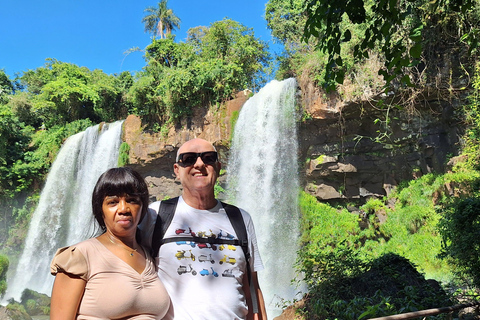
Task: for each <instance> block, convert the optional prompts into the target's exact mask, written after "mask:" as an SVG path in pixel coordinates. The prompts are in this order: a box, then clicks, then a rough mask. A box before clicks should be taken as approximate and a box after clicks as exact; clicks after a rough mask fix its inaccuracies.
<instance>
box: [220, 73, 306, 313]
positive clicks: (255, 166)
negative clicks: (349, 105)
mask: <svg viewBox="0 0 480 320" xmlns="http://www.w3.org/2000/svg"><path fill="white" fill-rule="evenodd" d="M295 96H296V81H295V79H293V78H291V79H287V80H284V81H281V82H279V81H276V80H274V81H272V82H270V83H268V84H267V85H266V86H265V87H264V88H262V89H261V90H260V91H259V92H258V93H257V94H255V95H254V96H253V97H251V98H250V99H249V100H248V101H247V102H246V103H245V105H244V106H243V107H242V109H241V111H240V114H239V117H238V121H237V123H236V125H235V130H234V134H233V140H232V146H231V149H230V158H229V161H228V169H227V170H228V178H227V194H228V197H229V198H230V201H231V202H232V203H234V204H235V205H237V206H239V207H241V208H243V209H245V210H246V211H248V212H249V213H250V215H251V216H252V219H253V222H254V224H255V231H256V235H257V241H258V246H259V250H260V254H261V256H262V260H263V263H264V266H265V269H264V270H262V271H260V272H259V273H258V276H259V282H260V288H261V289H262V292H263V295H264V299H265V304H266V307H267V313H268V318H269V319H273V318H274V317H275V316H278V315H279V314H280V313H281V311H282V308H281V305H282V303H283V301H285V300H287V301H288V300H289V301H292V300H293V299H294V298H295V295H296V291H297V290H298V288H296V287H295V286H294V285H292V284H291V280H292V279H293V278H294V277H295V272H294V268H293V265H294V263H295V260H296V251H297V242H298V235H299V228H298V221H299V217H298V216H299V212H298V192H299V182H298V164H297V157H298V142H297V128H296V125H297V116H296V109H295ZM279 305H280V306H279Z"/></svg>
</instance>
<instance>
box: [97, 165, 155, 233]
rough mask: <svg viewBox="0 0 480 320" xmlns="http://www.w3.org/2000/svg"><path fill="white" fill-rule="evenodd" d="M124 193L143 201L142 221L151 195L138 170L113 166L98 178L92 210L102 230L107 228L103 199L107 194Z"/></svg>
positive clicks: (116, 194)
mask: <svg viewBox="0 0 480 320" xmlns="http://www.w3.org/2000/svg"><path fill="white" fill-rule="evenodd" d="M123 195H129V196H135V197H139V198H140V201H141V202H142V212H141V215H140V221H142V219H143V217H145V214H146V213H147V210H148V202H149V196H148V187H147V184H146V182H145V180H144V179H143V177H142V176H141V175H140V174H139V173H138V172H137V171H135V170H133V169H132V168H129V167H121V168H112V169H108V170H107V171H105V172H104V173H103V174H102V175H101V176H100V178H98V181H97V184H96V185H95V188H94V189H93V194H92V210H93V216H94V217H95V219H96V220H97V222H98V224H99V225H100V228H101V229H102V231H105V230H106V226H105V221H104V220H103V210H102V206H103V200H104V199H105V197H107V196H123Z"/></svg>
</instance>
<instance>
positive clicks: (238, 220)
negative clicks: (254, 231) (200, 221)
mask: <svg viewBox="0 0 480 320" xmlns="http://www.w3.org/2000/svg"><path fill="white" fill-rule="evenodd" d="M222 206H223V208H224V209H225V211H226V213H227V216H228V219H230V223H231V224H232V226H233V229H234V230H235V233H236V234H237V238H238V239H239V241H240V246H241V247H242V250H243V253H244V254H245V260H246V265H247V275H248V284H249V287H250V296H251V299H252V308H253V313H258V297H257V291H256V290H255V287H254V285H253V279H252V271H251V270H250V252H249V250H248V236H247V228H246V227H245V221H243V217H242V213H241V211H240V209H239V208H237V207H236V206H233V205H231V204H228V203H224V202H222Z"/></svg>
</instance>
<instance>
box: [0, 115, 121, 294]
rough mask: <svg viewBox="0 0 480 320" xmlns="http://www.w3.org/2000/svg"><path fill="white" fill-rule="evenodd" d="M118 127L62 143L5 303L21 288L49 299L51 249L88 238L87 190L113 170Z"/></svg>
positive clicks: (105, 127) (90, 223)
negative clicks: (102, 175) (109, 170)
mask: <svg viewBox="0 0 480 320" xmlns="http://www.w3.org/2000/svg"><path fill="white" fill-rule="evenodd" d="M122 123H123V121H117V122H115V123H112V124H104V125H102V126H101V127H100V125H96V126H93V127H90V128H88V129H87V130H85V131H83V132H80V133H78V134H76V135H73V136H71V137H70V138H68V139H67V140H66V141H65V143H64V144H63V146H62V148H61V149H60V152H59V153H58V156H57V158H56V159H55V162H54V163H53V164H52V167H51V169H50V172H49V173H48V177H47V181H46V182H45V186H44V188H43V190H42V193H41V194H40V200H39V203H38V206H37V208H36V210H35V212H34V213H33V215H32V220H31V222H30V227H29V229H28V234H27V238H26V241H25V247H24V250H23V252H22V255H21V257H20V260H19V262H18V265H17V268H16V271H15V273H14V274H13V277H12V279H13V280H12V281H11V282H9V283H8V289H7V292H6V294H5V301H6V300H7V299H9V298H14V299H15V300H17V301H19V300H20V297H21V294H22V292H23V290H24V289H25V288H29V289H32V290H35V291H38V292H41V293H45V294H48V295H50V293H51V290H52V285H53V280H54V279H55V278H54V277H53V276H51V275H50V261H51V259H52V258H53V255H54V254H55V251H56V249H57V248H59V247H63V246H67V245H71V244H74V243H77V242H79V241H82V240H85V239H86V238H88V237H90V236H92V235H93V233H94V229H93V225H94V223H93V221H94V218H93V215H92V209H91V201H92V200H91V199H92V191H93V188H94V186H95V183H96V182H97V179H98V177H99V176H100V175H101V174H102V173H103V172H104V171H106V170H107V169H109V168H112V167H116V166H117V161H118V152H119V149H120V144H121V133H122Z"/></svg>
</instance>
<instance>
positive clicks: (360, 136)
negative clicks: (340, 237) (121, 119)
mask: <svg viewBox="0 0 480 320" xmlns="http://www.w3.org/2000/svg"><path fill="white" fill-rule="evenodd" d="M302 90H303V89H302V88H299V91H300V92H302ZM308 90H309V92H310V91H311V89H308ZM247 94H248V93H244V92H240V93H239V94H238V95H237V98H236V99H233V100H231V101H229V102H228V103H227V104H226V105H225V106H223V107H220V108H219V109H218V110H216V111H215V112H213V111H211V110H210V111H206V110H197V111H196V114H195V115H193V116H192V117H191V118H189V119H186V120H184V121H183V122H182V123H181V124H179V125H177V127H176V128H171V129H170V132H168V134H167V135H164V136H162V135H161V134H160V133H152V132H147V131H144V130H143V129H144V128H143V127H142V123H141V121H140V119H139V118H138V117H136V116H129V117H128V118H127V120H126V121H125V128H124V132H125V136H124V140H125V141H126V142H127V143H128V144H129V145H130V148H131V149H130V165H131V166H133V167H134V168H135V169H137V170H138V171H140V172H141V173H142V174H143V176H144V177H146V180H147V182H148V184H149V187H150V193H151V195H152V200H156V199H163V198H165V197H173V196H177V195H179V194H180V193H181V186H180V184H179V182H178V181H176V180H175V177H174V175H173V164H174V162H175V156H176V152H177V150H178V148H179V147H180V146H181V145H182V144H183V143H184V142H185V141H187V140H189V139H192V138H195V137H200V138H203V139H206V140H209V141H212V142H213V143H214V145H215V146H216V147H217V149H218V151H219V153H220V160H221V162H222V167H223V168H225V169H227V172H228V161H227V160H228V146H229V142H228V141H229V139H230V134H231V131H232V128H230V126H231V122H230V118H231V117H232V115H233V114H234V113H235V112H236V111H238V110H239V109H240V108H241V106H242V105H243V104H244V103H245V101H246V100H247V99H248V95H247ZM299 97H300V98H299V105H301V106H302V107H303V108H304V110H306V111H308V113H309V114H310V117H309V118H308V119H307V120H302V121H301V122H299V127H298V142H299V174H300V181H301V184H302V187H303V188H304V190H305V191H306V192H308V193H310V194H312V195H315V196H316V197H317V199H319V200H321V201H349V200H360V201H362V200H364V199H367V198H369V197H372V196H373V197H382V196H384V195H387V194H389V193H390V192H391V190H392V189H393V188H395V186H397V185H398V184H399V183H400V182H401V181H405V180H411V179H412V178H416V177H419V176H421V175H423V174H426V173H430V172H439V173H441V172H444V171H445V166H446V163H447V160H448V157H449V156H452V155H456V154H457V153H458V148H459V136H460V135H461V134H462V130H463V128H461V127H459V126H458V125H457V123H458V122H456V120H455V116H454V114H455V108H456V106H459V105H461V103H460V102H459V101H460V100H456V101H444V100H442V99H441V97H440V95H439V94H438V96H432V95H431V94H430V95H429V96H426V97H425V100H422V101H418V103H417V104H416V105H415V106H414V107H415V108H414V110H415V112H414V113H411V112H407V111H405V110H401V109H390V110H388V113H387V112H386V110H385V109H382V108H380V107H379V106H378V105H375V103H374V102H372V101H377V102H378V101H380V100H382V99H383V100H388V99H390V100H392V101H393V100H395V99H398V97H395V96H392V97H376V98H375V99H373V98H372V99H370V100H369V101H367V102H350V103H347V102H341V101H340V100H339V99H338V97H330V98H331V100H329V101H328V102H323V101H324V100H325V96H320V95H318V94H317V95H314V94H311V93H310V94H308V95H306V94H299ZM327 98H328V97H327ZM393 102H394V101H393ZM387 121H388V126H385V123H386V122H387ZM224 178H225V177H223V178H222V179H221V181H224Z"/></svg>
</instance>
